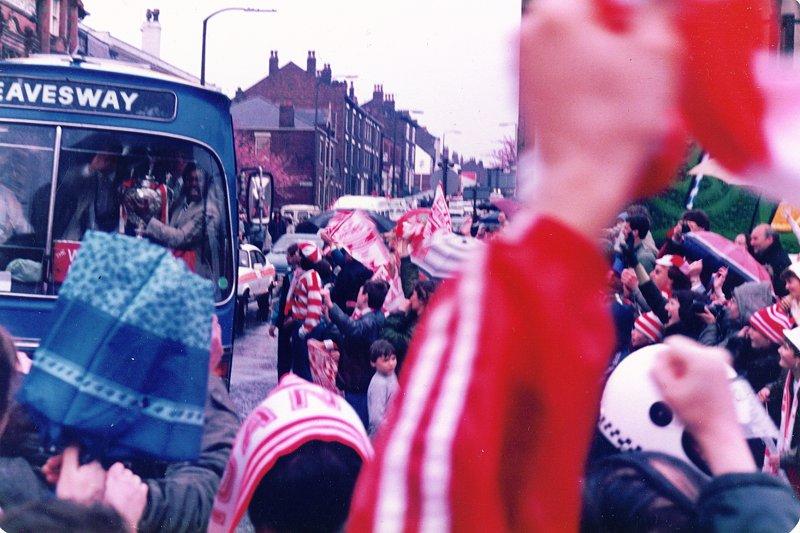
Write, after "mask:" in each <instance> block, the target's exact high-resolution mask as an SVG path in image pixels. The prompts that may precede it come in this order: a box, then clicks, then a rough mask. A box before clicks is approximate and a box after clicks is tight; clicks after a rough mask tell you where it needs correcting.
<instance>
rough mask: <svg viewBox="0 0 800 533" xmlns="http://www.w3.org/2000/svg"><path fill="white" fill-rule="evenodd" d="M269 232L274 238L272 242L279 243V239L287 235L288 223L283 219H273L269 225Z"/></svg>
mask: <svg viewBox="0 0 800 533" xmlns="http://www.w3.org/2000/svg"><path fill="white" fill-rule="evenodd" d="M267 231H268V232H269V236H270V237H272V242H273V243H275V242H278V239H280V238H281V237H283V235H284V234H285V233H286V221H285V220H284V219H283V218H273V219H272V220H270V221H269V222H268V223H267Z"/></svg>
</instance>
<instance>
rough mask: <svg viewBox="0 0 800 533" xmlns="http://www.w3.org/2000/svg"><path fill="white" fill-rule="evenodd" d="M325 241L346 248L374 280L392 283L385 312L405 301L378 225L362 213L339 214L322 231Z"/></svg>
mask: <svg viewBox="0 0 800 533" xmlns="http://www.w3.org/2000/svg"><path fill="white" fill-rule="evenodd" d="M322 234H323V235H324V236H325V238H327V239H329V240H331V241H332V242H335V243H337V244H338V245H340V246H343V247H344V248H346V249H347V251H348V253H349V254H350V255H352V256H353V258H354V259H355V260H356V261H358V262H360V263H361V264H363V265H364V266H366V267H367V268H369V269H370V270H372V272H374V273H375V275H374V276H373V279H383V280H385V281H386V282H388V283H389V293H388V294H387V295H386V302H385V303H384V304H383V308H384V311H386V312H392V311H394V310H395V309H397V308H398V307H399V306H400V304H401V303H403V301H404V300H405V297H404V295H403V286H402V284H401V282H400V276H399V275H398V269H397V262H396V259H395V256H394V254H392V253H391V252H390V251H389V249H388V248H386V244H384V242H383V238H382V237H381V235H380V234H379V233H378V230H377V228H376V227H375V224H374V223H373V222H372V220H370V219H369V217H368V216H367V215H366V214H364V213H363V212H362V211H350V212H347V213H342V215H341V216H339V214H338V213H337V215H335V216H334V217H333V218H331V221H330V222H329V223H328V227H326V228H325V229H324V230H322Z"/></svg>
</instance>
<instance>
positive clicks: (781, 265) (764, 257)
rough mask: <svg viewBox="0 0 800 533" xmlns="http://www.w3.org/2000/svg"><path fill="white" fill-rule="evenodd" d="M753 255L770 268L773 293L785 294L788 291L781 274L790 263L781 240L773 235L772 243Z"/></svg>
mask: <svg viewBox="0 0 800 533" xmlns="http://www.w3.org/2000/svg"><path fill="white" fill-rule="evenodd" d="M753 257H755V258H756V260H757V261H758V262H759V263H761V264H762V265H764V266H768V267H769V268H770V270H772V272H771V274H772V286H773V288H774V289H775V294H777V295H778V296H786V295H787V294H789V292H788V291H787V290H786V283H784V282H783V280H782V279H781V274H782V273H783V271H784V270H786V267H788V266H789V265H791V264H792V261H791V260H790V259H789V254H787V253H786V250H784V249H783V245H782V244H781V241H780V240H779V239H778V238H777V237H775V239H773V241H772V244H770V245H769V247H767V249H766V250H764V251H763V252H761V253H760V254H756V253H754V254H753Z"/></svg>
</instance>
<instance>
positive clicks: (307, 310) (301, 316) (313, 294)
mask: <svg viewBox="0 0 800 533" xmlns="http://www.w3.org/2000/svg"><path fill="white" fill-rule="evenodd" d="M286 306H287V308H288V309H290V310H291V312H292V318H293V319H294V320H299V321H300V322H302V325H301V328H302V329H303V330H304V331H305V332H306V333H310V332H311V330H312V329H314V327H315V326H316V325H317V324H319V321H320V318H321V317H322V280H321V279H320V277H319V274H318V273H317V271H316V270H306V271H305V272H303V274H302V275H301V276H300V279H298V280H297V283H296V285H295V287H294V290H293V291H291V295H290V296H289V299H288V300H287V301H286Z"/></svg>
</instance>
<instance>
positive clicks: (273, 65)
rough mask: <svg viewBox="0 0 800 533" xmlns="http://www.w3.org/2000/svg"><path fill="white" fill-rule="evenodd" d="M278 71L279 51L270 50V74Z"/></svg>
mask: <svg viewBox="0 0 800 533" xmlns="http://www.w3.org/2000/svg"><path fill="white" fill-rule="evenodd" d="M277 72H278V51H277V50H270V52H269V74H268V75H269V76H272V75H274V74H276V73H277Z"/></svg>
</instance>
